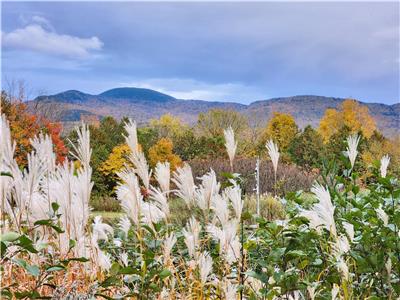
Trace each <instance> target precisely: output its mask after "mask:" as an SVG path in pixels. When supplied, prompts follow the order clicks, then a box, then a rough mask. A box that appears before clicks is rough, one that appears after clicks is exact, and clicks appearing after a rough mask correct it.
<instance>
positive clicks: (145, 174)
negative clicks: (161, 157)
mask: <svg viewBox="0 0 400 300" xmlns="http://www.w3.org/2000/svg"><path fill="white" fill-rule="evenodd" d="M124 128H125V130H126V132H127V135H126V136H125V141H126V143H127V144H128V146H129V148H130V150H131V153H130V154H129V160H130V161H131V162H132V164H133V165H134V171H135V173H136V174H137V175H138V176H139V178H140V179H141V180H142V183H143V185H144V187H145V188H146V189H149V186H150V177H151V172H149V165H148V164H147V160H146V157H145V156H144V153H143V152H142V151H140V150H139V143H138V139H137V128H136V123H135V122H134V121H132V120H129V121H128V122H127V123H126V124H125V127H124Z"/></svg>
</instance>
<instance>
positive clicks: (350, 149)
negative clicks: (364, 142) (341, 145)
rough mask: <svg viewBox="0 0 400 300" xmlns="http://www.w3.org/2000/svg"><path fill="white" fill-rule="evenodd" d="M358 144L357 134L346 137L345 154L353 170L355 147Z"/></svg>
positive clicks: (358, 137)
mask: <svg viewBox="0 0 400 300" xmlns="http://www.w3.org/2000/svg"><path fill="white" fill-rule="evenodd" d="M359 142H360V136H359V135H358V134H353V135H350V136H348V137H347V149H346V151H345V153H346V154H347V156H348V157H349V160H350V163H351V168H352V169H353V168H354V163H355V161H356V158H357V154H358V151H357V147H358V143H359Z"/></svg>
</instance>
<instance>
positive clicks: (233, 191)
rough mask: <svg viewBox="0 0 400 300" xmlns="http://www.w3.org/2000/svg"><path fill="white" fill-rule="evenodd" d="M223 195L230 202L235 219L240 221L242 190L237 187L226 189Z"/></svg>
mask: <svg viewBox="0 0 400 300" xmlns="http://www.w3.org/2000/svg"><path fill="white" fill-rule="evenodd" d="M223 195H224V197H225V198H227V199H229V200H230V202H231V204H232V207H233V210H234V211H235V217H236V218H237V219H238V220H240V218H241V216H242V210H243V200H242V190H241V189H240V187H239V186H238V185H234V186H231V187H227V188H226V189H225V190H224V192H223Z"/></svg>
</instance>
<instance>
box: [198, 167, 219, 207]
mask: <svg viewBox="0 0 400 300" xmlns="http://www.w3.org/2000/svg"><path fill="white" fill-rule="evenodd" d="M199 179H201V185H200V187H199V188H198V189H197V190H196V191H195V199H196V205H197V206H198V207H200V208H201V209H202V210H207V209H210V206H211V204H212V202H213V198H215V197H216V196H217V195H218V193H219V190H220V187H221V185H220V183H219V182H218V181H217V176H216V175H215V172H214V170H213V169H211V170H210V172H208V173H206V174H204V175H203V176H202V177H200V178H199Z"/></svg>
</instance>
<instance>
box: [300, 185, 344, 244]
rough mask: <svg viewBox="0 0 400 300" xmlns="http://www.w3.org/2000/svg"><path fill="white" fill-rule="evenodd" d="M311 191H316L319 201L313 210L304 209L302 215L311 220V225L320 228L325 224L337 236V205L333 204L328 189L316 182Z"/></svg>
mask: <svg viewBox="0 0 400 300" xmlns="http://www.w3.org/2000/svg"><path fill="white" fill-rule="evenodd" d="M311 192H312V193H314V195H315V196H316V198H317V199H318V203H316V204H315V205H314V206H313V207H312V209H311V210H303V211H302V212H301V213H300V215H301V216H304V217H306V218H307V219H308V220H309V221H310V226H311V227H313V228H318V227H319V226H323V227H325V228H326V229H327V230H328V231H329V232H330V233H331V234H332V235H333V236H335V237H336V236H337V233H336V232H337V231H336V224H335V218H334V212H335V207H334V206H333V204H332V201H331V196H330V194H329V191H328V189H327V188H324V187H323V186H322V185H320V184H318V183H316V184H314V185H313V187H312V188H311Z"/></svg>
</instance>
